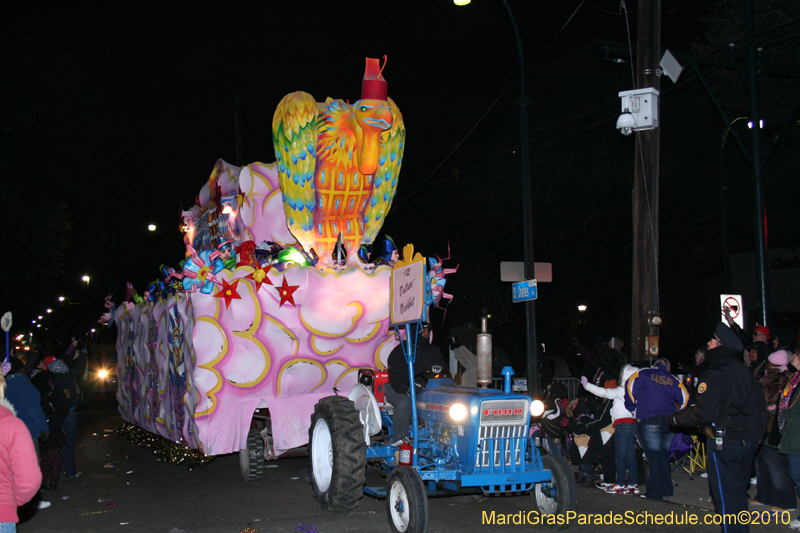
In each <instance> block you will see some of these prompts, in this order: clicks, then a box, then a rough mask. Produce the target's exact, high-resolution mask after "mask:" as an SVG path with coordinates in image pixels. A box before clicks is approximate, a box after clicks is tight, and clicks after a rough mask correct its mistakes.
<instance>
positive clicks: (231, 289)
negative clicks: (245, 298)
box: [214, 279, 242, 309]
mask: <svg viewBox="0 0 800 533" xmlns="http://www.w3.org/2000/svg"><path fill="white" fill-rule="evenodd" d="M237 285H239V280H238V279H237V280H236V281H234V282H233V283H228V282H227V281H225V279H222V290H221V291H219V292H218V293H217V294H215V295H214V298H224V299H225V309H227V308H228V306H229V305H230V304H231V300H241V299H242V297H241V296H239V293H238V292H236V286H237Z"/></svg>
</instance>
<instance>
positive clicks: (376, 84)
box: [361, 56, 389, 100]
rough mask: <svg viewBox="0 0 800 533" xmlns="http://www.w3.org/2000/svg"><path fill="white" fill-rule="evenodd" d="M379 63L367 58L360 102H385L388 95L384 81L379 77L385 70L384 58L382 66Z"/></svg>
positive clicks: (377, 60)
mask: <svg viewBox="0 0 800 533" xmlns="http://www.w3.org/2000/svg"><path fill="white" fill-rule="evenodd" d="M380 62H381V60H380V59H374V58H371V57H368V58H367V67H366V69H364V81H363V82H362V83H361V99H362V100H386V97H387V95H388V94H389V91H388V87H387V84H386V79H385V78H384V77H383V76H382V75H381V72H383V69H384V68H386V56H383V66H381V64H380Z"/></svg>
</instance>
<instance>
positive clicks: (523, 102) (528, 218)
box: [453, 0, 539, 397]
mask: <svg viewBox="0 0 800 533" xmlns="http://www.w3.org/2000/svg"><path fill="white" fill-rule="evenodd" d="M453 3H455V5H457V6H462V5H467V4H469V3H470V0H453ZM503 5H505V6H506V11H508V16H509V18H510V19H511V26H512V27H513V28H514V36H515V37H516V39H517V49H518V51H519V69H520V70H519V71H520V74H521V75H520V77H519V100H517V105H519V138H520V155H521V158H522V160H521V166H522V230H523V231H522V234H523V245H524V253H525V257H524V261H523V262H524V264H525V279H526V280H529V279H535V277H536V276H535V274H534V267H533V217H532V211H533V210H532V208H531V160H530V155H529V149H530V147H529V146H528V104H529V103H530V100H528V95H527V94H526V91H525V56H524V54H523V51H522V37H520V34H519V29H518V28H517V20H516V19H515V18H514V12H513V11H511V6H510V5H508V0H503ZM535 304H536V302H535V300H528V301H526V302H525V314H526V318H527V320H526V321H525V330H526V331H525V333H526V335H525V338H526V341H527V368H526V375H527V376H528V394H530V395H531V397H533V396H535V395H536V394H537V393H538V392H539V390H538V389H539V383H538V376H537V373H536V368H537V366H538V361H537V354H536V352H537V349H538V347H537V342H536V305H535Z"/></svg>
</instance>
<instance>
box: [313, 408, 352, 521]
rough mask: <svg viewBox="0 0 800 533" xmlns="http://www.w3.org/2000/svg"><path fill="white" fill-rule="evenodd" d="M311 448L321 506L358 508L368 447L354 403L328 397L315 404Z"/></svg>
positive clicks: (330, 509) (315, 491)
mask: <svg viewBox="0 0 800 533" xmlns="http://www.w3.org/2000/svg"><path fill="white" fill-rule="evenodd" d="M308 451H309V453H308V455H309V458H310V461H311V486H312V488H313V489H314V496H315V497H316V498H317V503H318V504H319V506H320V507H322V508H323V509H325V510H326V511H332V512H335V513H341V512H344V511H349V510H351V509H353V508H355V507H356V506H357V505H358V500H360V499H361V497H362V496H363V492H362V490H363V487H364V483H365V482H366V466H367V447H366V444H365V443H364V428H363V426H362V425H361V422H360V421H359V418H358V411H356V408H355V405H354V404H353V402H351V401H350V400H348V399H347V398H345V397H342V396H328V397H327V398H322V399H321V400H320V401H319V402H318V403H317V405H315V406H314V415H313V416H312V417H311V427H310V428H309V430H308Z"/></svg>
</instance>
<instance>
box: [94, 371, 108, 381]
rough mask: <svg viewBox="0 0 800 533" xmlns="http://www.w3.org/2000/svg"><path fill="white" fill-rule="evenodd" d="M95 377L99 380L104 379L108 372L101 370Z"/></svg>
mask: <svg viewBox="0 0 800 533" xmlns="http://www.w3.org/2000/svg"><path fill="white" fill-rule="evenodd" d="M97 377H99V378H100V379H105V378H107V377H108V370H101V371H99V372H98V373H97Z"/></svg>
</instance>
